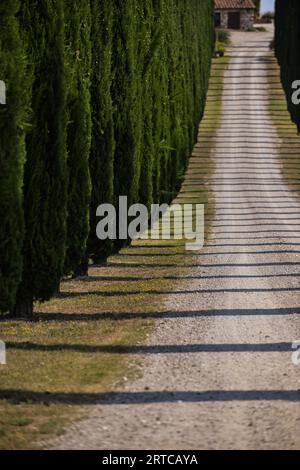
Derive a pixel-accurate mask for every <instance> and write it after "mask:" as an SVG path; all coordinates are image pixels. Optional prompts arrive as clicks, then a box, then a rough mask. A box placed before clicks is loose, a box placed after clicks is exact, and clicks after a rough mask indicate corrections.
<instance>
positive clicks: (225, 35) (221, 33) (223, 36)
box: [217, 29, 230, 46]
mask: <svg viewBox="0 0 300 470" xmlns="http://www.w3.org/2000/svg"><path fill="white" fill-rule="evenodd" d="M217 42H218V43H223V44H224V45H225V46H226V45H228V44H229V43H230V31H228V30H227V29H218V30H217Z"/></svg>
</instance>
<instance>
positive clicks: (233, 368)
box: [51, 33, 300, 449]
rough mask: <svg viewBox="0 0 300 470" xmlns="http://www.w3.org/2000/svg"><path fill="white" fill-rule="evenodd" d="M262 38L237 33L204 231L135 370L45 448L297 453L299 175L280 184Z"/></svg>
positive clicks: (266, 38) (261, 35)
mask: <svg viewBox="0 0 300 470" xmlns="http://www.w3.org/2000/svg"><path fill="white" fill-rule="evenodd" d="M270 40H271V33H234V35H233V44H232V46H233V47H232V48H231V51H232V60H231V63H230V66H229V69H228V71H227V72H226V75H225V80H224V84H225V85H224V91H223V118H222V125H221V127H220V128H219V130H218V136H217V138H215V139H214V145H215V151H214V164H215V171H214V174H213V177H212V178H213V179H212V181H211V183H212V188H213V194H212V198H214V204H215V215H214V220H213V222H212V233H211V237H210V240H209V241H208V243H207V246H206V247H205V249H204V250H203V252H202V253H201V254H200V255H199V259H198V262H199V265H198V267H197V266H195V267H194V268H193V269H192V273H191V275H190V276H189V280H188V281H187V280H182V281H181V283H180V288H179V289H178V290H177V292H176V293H175V294H174V295H170V296H169V299H168V305H167V309H166V310H168V311H169V312H170V313H169V314H168V315H166V317H165V318H164V319H163V320H162V321H161V322H160V323H159V324H158V326H157V329H156V331H155V333H154V335H153V336H152V337H151V338H150V339H149V342H148V344H147V345H146V346H144V347H141V348H140V354H142V355H144V356H145V360H144V366H143V374H142V377H141V378H139V379H137V380H136V381H134V382H133V383H130V384H128V385H127V387H126V388H125V390H121V391H120V393H116V394H115V395H111V396H109V397H108V398H107V399H104V400H103V401H102V403H99V405H96V406H93V407H92V409H91V415H90V417H89V418H88V419H87V420H85V421H83V422H80V423H78V424H77V425H75V426H73V427H72V428H71V429H70V430H69V431H68V432H67V433H66V434H65V435H64V436H63V437H62V438H60V439H59V440H58V441H56V442H55V443H54V444H53V443H52V444H51V447H54V448H68V449H72V448H75V449H224V448H225V449H279V448H282V449H296V448H298V449H299V448H300V406H299V400H300V392H299V389H300V383H299V382H300V366H298V367H296V366H295V365H293V363H292V360H291V356H292V349H291V344H292V342H293V341H295V340H297V339H298V340H300V325H299V313H300V302H299V301H300V287H299V266H300V256H299V254H300V251H299V246H300V231H299V230H300V222H299V215H300V203H299V200H298V199H297V198H296V196H294V194H293V190H295V189H299V182H297V181H291V186H289V187H287V186H286V185H285V183H284V182H283V180H282V177H281V161H280V157H279V151H280V139H279V137H278V135H277V133H276V129H275V127H274V126H273V124H272V121H271V118H270V116H269V112H268V100H267V99H266V98H267V96H266V93H267V91H266V88H267V87H266V85H267V78H266V74H267V61H268V60H270V52H269V50H268V46H269V42H270ZM228 97H230V99H229V100H228ZM295 137H296V134H295ZM200 143H201V142H200ZM297 158H298V162H299V157H298V156H297ZM295 164H296V163H295ZM193 165H195V168H196V164H195V163H194V160H193V159H192V160H191V165H190V169H189V174H190V175H191V174H193V171H194V170H193ZM195 174H196V173H195ZM195 178H198V179H199V185H201V184H202V183H203V179H202V178H203V177H202V176H201V174H200V175H199V173H197V176H194V179H195ZM297 185H298V186H297ZM188 291H192V292H191V293H189V292H188ZM180 292H182V293H180Z"/></svg>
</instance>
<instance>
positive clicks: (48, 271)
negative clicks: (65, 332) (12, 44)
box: [14, 0, 67, 315]
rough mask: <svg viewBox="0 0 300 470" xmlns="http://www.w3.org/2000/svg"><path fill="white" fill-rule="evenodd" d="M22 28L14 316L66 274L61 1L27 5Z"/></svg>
mask: <svg viewBox="0 0 300 470" xmlns="http://www.w3.org/2000/svg"><path fill="white" fill-rule="evenodd" d="M20 19H21V24H22V27H23V28H24V31H25V32H26V33H27V35H28V58H29V60H30V62H31V64H32V74H33V76H34V82H33V86H32V103H31V104H32V110H33V118H32V123H31V126H32V127H31V130H30V132H29V133H28V135H27V139H26V149H27V161H26V165H25V186H24V211H25V224H26V237H25V243H24V249H23V256H24V267H23V275H22V283H21V285H20V288H19V291H18V294H17V302H16V306H15V309H14V314H15V315H30V314H32V310H33V301H34V300H39V301H45V300H48V299H49V298H50V297H51V296H52V295H53V294H54V293H55V292H57V290H58V288H59V282H60V278H61V276H62V273H63V268H64V258H65V246H66V216H67V191H66V188H67V169H66V90H65V63H64V42H65V38H64V11H63V1H62V0H43V1H42V2H41V1H39V0H23V1H22V14H21V18H20Z"/></svg>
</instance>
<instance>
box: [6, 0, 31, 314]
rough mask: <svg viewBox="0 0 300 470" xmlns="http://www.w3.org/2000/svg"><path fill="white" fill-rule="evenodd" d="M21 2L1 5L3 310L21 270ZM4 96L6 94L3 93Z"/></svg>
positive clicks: (24, 101)
mask: <svg viewBox="0 0 300 470" xmlns="http://www.w3.org/2000/svg"><path fill="white" fill-rule="evenodd" d="M18 8H19V2H18V1H16V0H6V1H5V2H1V4H0V80H1V81H2V82H4V84H5V87H4V89H3V90H2V91H3V93H5V90H6V100H5V101H6V104H5V103H4V101H3V103H2V104H0V214H1V226H0V311H2V312H7V311H9V310H10V309H11V308H12V307H13V305H14V302H15V296H16V291H17V288H18V285H19V282H20V280H21V273H22V242H23V235H24V233H23V229H24V222H23V207H22V205H23V203H22V186H23V167H24V161H25V145H24V138H25V132H24V129H25V123H26V119H27V112H26V109H27V99H26V96H27V93H26V88H27V82H26V79H25V60H24V50H23V46H22V42H21V38H20V34H19V27H18V22H17V19H16V14H17V12H18ZM4 97H5V96H4Z"/></svg>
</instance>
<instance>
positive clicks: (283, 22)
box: [275, 0, 300, 132]
mask: <svg viewBox="0 0 300 470" xmlns="http://www.w3.org/2000/svg"><path fill="white" fill-rule="evenodd" d="M275 11H276V13H275V51H276V56H277V59H278V62H279V64H280V67H281V79H282V83H283V86H284V89H285V92H286V95H287V100H288V107H289V111H290V113H291V116H292V120H293V121H294V122H295V123H296V124H297V126H298V130H299V132H300V106H297V105H295V104H293V102H292V93H293V89H292V84H293V82H294V81H296V80H300V53H299V44H300V23H299V18H300V2H299V0H276V9H275Z"/></svg>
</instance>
